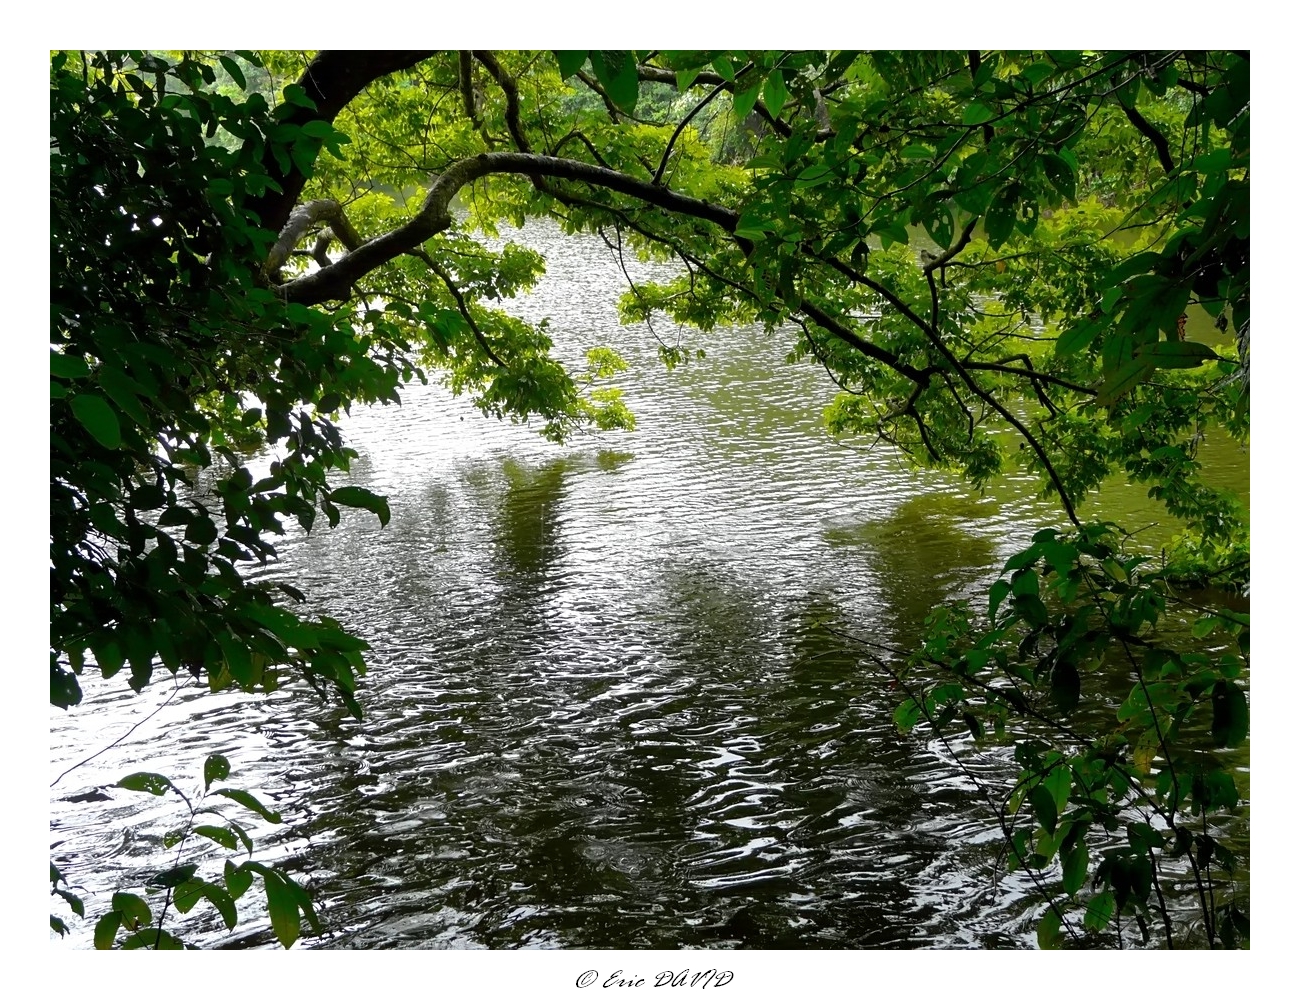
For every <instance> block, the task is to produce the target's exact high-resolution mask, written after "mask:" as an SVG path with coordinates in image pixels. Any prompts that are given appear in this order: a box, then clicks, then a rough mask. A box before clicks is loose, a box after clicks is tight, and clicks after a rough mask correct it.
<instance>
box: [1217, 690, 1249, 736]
mask: <svg viewBox="0 0 1300 1000" xmlns="http://www.w3.org/2000/svg"><path fill="white" fill-rule="evenodd" d="M1210 703H1211V705H1212V706H1213V708H1214V720H1213V722H1212V723H1211V724H1210V732H1211V733H1212V734H1213V735H1214V739H1215V742H1216V743H1217V744H1218V745H1219V746H1221V747H1235V746H1240V745H1241V743H1242V741H1243V740H1245V738H1246V734H1247V732H1248V731H1249V728H1250V708H1249V706H1248V705H1247V703H1246V695H1245V694H1244V693H1243V692H1242V690H1241V688H1239V687H1237V685H1236V684H1234V683H1233V682H1232V681H1219V682H1218V683H1217V684H1215V685H1214V691H1213V693H1212V694H1211V696H1210Z"/></svg>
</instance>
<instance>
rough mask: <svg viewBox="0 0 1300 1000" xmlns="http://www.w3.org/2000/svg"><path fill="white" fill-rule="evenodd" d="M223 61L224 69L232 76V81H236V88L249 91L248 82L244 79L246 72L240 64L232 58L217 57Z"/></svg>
mask: <svg viewBox="0 0 1300 1000" xmlns="http://www.w3.org/2000/svg"><path fill="white" fill-rule="evenodd" d="M217 58H218V59H219V60H220V61H221V65H222V67H224V68H225V71H226V72H227V73H229V74H230V79H232V80H234V81H235V86H236V87H238V88H239V89H240V90H247V89H248V82H247V81H246V80H245V79H244V71H243V70H242V69H240V68H239V63H237V62H235V60H233V59H231V58H230V56H217Z"/></svg>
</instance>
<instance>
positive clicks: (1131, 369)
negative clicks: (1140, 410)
mask: <svg viewBox="0 0 1300 1000" xmlns="http://www.w3.org/2000/svg"><path fill="white" fill-rule="evenodd" d="M1153 371H1155V365H1154V363H1152V361H1151V360H1150V359H1149V358H1130V359H1129V360H1128V361H1125V362H1124V363H1123V364H1121V365H1120V366H1119V367H1118V368H1117V369H1116V370H1115V371H1114V372H1113V373H1112V374H1111V376H1110V377H1109V378H1108V379H1106V381H1105V382H1104V383H1102V386H1101V388H1100V389H1099V390H1098V391H1097V405H1098V406H1113V405H1114V404H1115V403H1116V402H1117V401H1118V400H1119V399H1120V398H1121V397H1122V396H1124V394H1125V393H1127V392H1128V391H1129V390H1130V389H1132V388H1133V387H1134V386H1136V385H1137V384H1138V383H1140V382H1142V381H1144V380H1145V379H1146V378H1147V377H1148V376H1149V375H1150V374H1151V373H1152V372H1153Z"/></svg>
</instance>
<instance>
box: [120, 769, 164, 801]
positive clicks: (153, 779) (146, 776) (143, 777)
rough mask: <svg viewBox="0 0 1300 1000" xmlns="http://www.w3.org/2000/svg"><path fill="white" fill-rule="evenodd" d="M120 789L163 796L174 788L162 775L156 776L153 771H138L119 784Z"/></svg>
mask: <svg viewBox="0 0 1300 1000" xmlns="http://www.w3.org/2000/svg"><path fill="white" fill-rule="evenodd" d="M117 787H118V788H125V789H127V790H128V791H132V792H148V793H149V794H150V795H163V794H165V793H166V791H167V789H169V788H171V787H172V783H171V782H170V781H169V780H168V779H167V778H165V777H163V776H162V775H161V774H154V773H153V772H151V771H137V772H136V773H135V774H128V775H127V776H126V777H125V778H123V779H122V780H121V781H119V782H118V783H117Z"/></svg>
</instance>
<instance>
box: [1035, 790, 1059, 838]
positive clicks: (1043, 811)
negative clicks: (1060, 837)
mask: <svg viewBox="0 0 1300 1000" xmlns="http://www.w3.org/2000/svg"><path fill="white" fill-rule="evenodd" d="M1029 804H1030V805H1031V806H1032V807H1033V810H1034V818H1035V819H1036V820H1038V825H1039V826H1041V827H1042V828H1043V829H1044V830H1046V831H1048V832H1049V833H1050V832H1051V831H1053V830H1055V829H1056V798H1055V797H1054V796H1053V795H1052V793H1051V791H1050V790H1049V789H1048V788H1047V787H1046V786H1045V785H1035V786H1034V787H1033V788H1032V789H1031V790H1030V792H1029Z"/></svg>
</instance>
